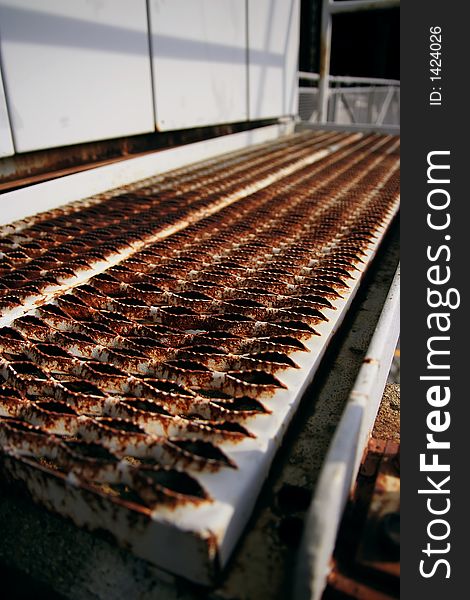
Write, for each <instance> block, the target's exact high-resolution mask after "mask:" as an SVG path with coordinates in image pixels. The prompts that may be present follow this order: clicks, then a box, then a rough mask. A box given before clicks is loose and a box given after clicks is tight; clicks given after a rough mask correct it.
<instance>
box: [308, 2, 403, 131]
mask: <svg viewBox="0 0 470 600" xmlns="http://www.w3.org/2000/svg"><path fill="white" fill-rule="evenodd" d="M398 6H400V0H350V1H349V2H338V1H335V0H322V16H321V28H320V72H319V73H305V72H300V73H299V78H300V79H301V80H302V79H304V80H306V81H309V82H315V83H317V86H305V87H300V89H299V114H300V117H301V120H302V121H304V122H305V121H307V122H308V123H319V124H332V123H333V124H338V125H351V126H357V125H369V126H371V125H374V126H375V127H377V128H379V127H382V126H384V125H388V126H389V127H390V126H391V127H395V128H398V124H399V114H400V82H399V81H396V80H393V79H377V78H374V77H349V76H332V75H330V58H331V36H332V30H333V15H337V14H341V13H352V12H358V11H370V10H380V9H384V8H394V7H398ZM357 85H363V86H368V87H367V88H363V89H361V90H358V89H357V88H351V87H349V86H357ZM353 89H355V91H352V90H353Z"/></svg>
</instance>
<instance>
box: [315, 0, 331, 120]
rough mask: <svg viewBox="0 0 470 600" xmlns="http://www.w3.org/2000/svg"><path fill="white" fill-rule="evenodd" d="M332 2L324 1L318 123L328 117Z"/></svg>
mask: <svg viewBox="0 0 470 600" xmlns="http://www.w3.org/2000/svg"><path fill="white" fill-rule="evenodd" d="M331 21H332V19H331V13H330V0H323V3H322V11H321V29H320V79H319V82H318V121H319V122H320V123H324V122H325V121H326V120H327V116H328V96H329V94H328V86H329V81H328V79H329V75H330V58H331V25H332V23H331Z"/></svg>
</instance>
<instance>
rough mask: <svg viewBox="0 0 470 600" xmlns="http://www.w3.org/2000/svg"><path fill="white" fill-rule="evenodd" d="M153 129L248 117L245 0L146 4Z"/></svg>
mask: <svg viewBox="0 0 470 600" xmlns="http://www.w3.org/2000/svg"><path fill="white" fill-rule="evenodd" d="M150 21H151V31H152V55H153V56H152V59H153V69H154V90H155V104H156V117H157V127H158V129H160V130H162V131H167V130H171V129H183V128H188V127H196V126H201V125H213V124H216V123H229V122H235V121H244V120H246V119H247V116H248V114H247V80H246V78H247V74H246V3H245V1H244V0H172V1H171V2H161V1H160V0H150Z"/></svg>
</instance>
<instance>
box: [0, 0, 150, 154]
mask: <svg viewBox="0 0 470 600" xmlns="http://www.w3.org/2000/svg"><path fill="white" fill-rule="evenodd" d="M0 43H1V54H2V63H3V76H4V80H5V85H6V86H7V88H8V101H9V112H10V118H11V126H12V131H13V137H14V140H15V146H16V150H17V151H19V152H23V151H29V150H37V149H40V148H47V147H52V146H62V145H68V144H75V143H80V142H85V141H91V140H99V139H106V138H113V137H119V136H124V135H132V134H136V133H143V132H147V131H152V130H153V129H154V112H153V106H152V86H151V74H150V60H149V50H148V32H147V12H146V2H145V0H100V1H99V2H98V1H97V2H82V1H81V0H68V1H67V2H62V1H61V0H43V1H42V2H35V1H34V0H0Z"/></svg>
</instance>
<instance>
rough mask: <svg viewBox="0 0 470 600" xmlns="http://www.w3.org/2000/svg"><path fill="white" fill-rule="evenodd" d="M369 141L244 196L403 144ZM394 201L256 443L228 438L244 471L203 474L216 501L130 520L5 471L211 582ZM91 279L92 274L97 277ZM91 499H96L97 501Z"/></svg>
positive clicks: (254, 427) (175, 568)
mask: <svg viewBox="0 0 470 600" xmlns="http://www.w3.org/2000/svg"><path fill="white" fill-rule="evenodd" d="M330 136H331V134H330ZM363 137H364V136H362V134H356V135H349V136H347V135H343V136H334V135H333V136H331V137H328V136H325V138H324V140H325V141H324V143H325V147H324V149H323V151H319V152H316V153H311V154H310V155H307V156H305V157H304V158H300V159H298V160H297V162H295V161H294V163H293V164H292V166H291V167H286V168H281V169H280V170H279V171H278V173H277V174H276V175H275V176H272V177H267V178H265V179H263V180H262V181H261V182H260V181H258V182H257V184H256V186H255V187H253V186H252V187H247V188H246V189H245V190H243V195H242V196H241V197H244V196H247V195H249V194H250V193H253V192H254V191H255V190H259V189H260V186H261V188H263V187H267V186H268V185H270V184H272V183H275V182H278V181H279V180H280V179H282V177H285V176H288V175H291V174H292V173H294V172H295V171H296V170H300V169H302V168H305V167H307V166H311V165H313V164H314V163H315V162H317V161H319V160H320V159H322V158H325V157H328V156H330V155H332V154H333V153H334V152H336V151H338V150H340V149H343V150H344V151H345V152H346V151H347V144H348V143H355V144H358V145H359V144H365V146H367V147H368V150H367V151H365V150H364V151H361V152H360V153H359V154H360V155H363V156H370V157H372V158H371V162H370V164H369V169H373V168H374V167H375V166H377V165H378V164H379V162H380V157H379V158H374V157H375V156H376V150H377V149H378V148H380V146H381V145H383V144H384V142H386V143H387V144H388V147H387V152H386V154H389V155H390V154H392V153H395V152H396V149H397V146H398V141H393V140H390V139H388V140H387V139H385V140H384V139H383V138H382V139H380V138H377V140H375V139H372V140H371V139H369V140H367V139H363ZM330 140H331V141H330ZM345 147H346V150H345ZM359 148H361V146H359ZM379 154H380V153H379ZM391 163H392V166H393V169H392V171H391V173H395V171H396V168H397V165H398V159H397V158H396V157H395V156H394V157H393V160H392V161H391ZM387 177H388V175H387ZM379 189H380V186H379V187H378V188H377V187H376V188H375V189H374V190H373V192H368V193H379ZM82 192H83V190H82ZM82 192H81V193H82ZM238 200H240V196H235V197H230V196H228V197H225V199H224V201H223V202H222V203H219V204H218V205H217V206H214V207H213V209H210V210H205V211H203V212H202V213H201V214H199V213H197V214H196V215H195V218H194V219H193V221H192V222H193V223H195V222H197V220H198V219H202V218H205V217H208V216H210V217H211V216H213V215H214V216H215V215H216V214H217V212H218V211H220V210H222V209H223V208H226V207H228V206H229V205H230V204H231V203H233V202H236V201H238ZM390 201H393V202H392V204H391V205H390V207H389V208H388V209H387V211H386V213H385V216H384V218H383V220H382V221H381V225H380V227H377V228H374V231H373V232H371V237H370V238H368V239H369V241H368V242H367V243H365V245H364V252H363V254H362V256H361V260H360V261H357V263H356V264H355V266H354V270H353V271H352V272H351V273H350V279H349V281H348V285H349V289H348V291H347V292H344V293H342V295H341V296H338V297H334V298H332V299H331V306H329V307H328V306H327V307H326V308H325V310H324V313H325V316H326V317H327V320H326V321H320V322H319V323H318V324H316V330H317V333H318V334H319V335H313V336H310V338H309V339H308V340H305V342H304V344H305V346H306V347H307V348H308V350H309V351H310V352H300V351H299V352H293V353H292V354H291V356H290V358H291V360H292V361H293V362H295V363H296V364H297V365H298V367H300V369H299V370H295V369H287V370H285V371H283V372H282V373H281V374H280V375H279V381H280V382H281V384H282V387H278V388H277V389H276V390H275V391H274V392H273V393H272V395H270V397H269V408H270V411H271V415H270V417H269V419H262V418H260V417H259V416H256V417H254V418H253V419H252V420H250V425H249V430H250V432H251V433H252V434H253V436H255V437H251V436H247V437H245V438H244V439H242V440H241V441H239V442H238V443H237V444H235V445H234V444H233V443H230V440H227V441H224V440H223V439H222V441H221V443H220V449H221V450H222V451H223V452H224V453H225V454H226V456H228V457H229V459H230V460H231V461H232V462H233V463H234V464H236V465H238V470H233V469H225V470H223V471H221V472H217V473H214V472H210V471H207V472H201V473H198V474H197V476H196V478H197V481H198V483H199V484H200V486H202V488H203V489H204V490H206V491H207V493H208V495H209V497H210V498H212V501H211V502H210V503H200V504H196V505H191V506H188V505H187V504H186V505H185V504H176V506H171V507H165V506H163V507H162V506H159V507H157V508H156V509H155V510H151V511H149V512H144V514H141V513H137V515H135V514H133V516H132V517H129V515H128V512H129V507H128V506H126V504H124V505H122V504H120V503H119V502H116V503H114V504H113V509H112V510H111V509H110V508H109V505H108V504H107V503H106V502H105V497H104V496H105V495H103V497H102V496H101V495H100V494H98V497H97V494H96V491H95V490H92V489H88V487H87V485H86V484H84V483H83V481H79V480H78V479H77V478H76V477H75V476H74V475H73V473H71V474H69V475H68V476H66V477H61V476H60V474H57V475H53V474H51V473H50V470H48V469H47V467H44V468H41V467H38V466H37V465H35V469H34V475H33V476H30V475H29V473H30V471H31V469H30V467H31V465H30V464H29V463H28V458H25V457H21V456H20V457H16V458H15V459H13V458H10V457H7V458H6V459H5V460H4V461H3V469H4V471H5V472H6V475H7V477H10V478H12V479H17V480H21V481H22V482H24V484H25V485H26V486H27V487H28V489H29V490H30V492H31V493H32V494H33V495H34V496H35V498H36V499H37V500H38V501H40V502H42V503H44V504H45V505H46V506H48V507H49V508H52V509H54V510H56V511H57V512H60V513H62V514H65V515H67V516H69V517H71V518H72V519H73V520H74V521H75V522H76V523H77V524H79V525H86V526H88V527H90V528H92V529H95V528H103V526H104V527H105V528H106V529H108V531H110V532H112V533H113V535H114V536H115V537H116V539H118V540H119V541H120V542H121V543H122V544H124V545H126V546H127V547H129V548H131V549H132V550H133V551H134V552H135V554H137V555H138V556H141V557H143V558H146V559H147V560H149V561H151V562H153V563H157V564H158V565H159V566H160V567H162V568H164V569H168V570H169V571H172V572H174V573H177V574H180V575H182V576H183V577H186V578H189V579H192V580H194V581H197V582H200V583H209V582H210V581H211V580H212V578H213V577H214V575H215V574H216V573H217V570H218V568H219V567H220V566H221V565H224V564H226V562H227V561H228V558H229V556H230V553H231V551H232V549H233V547H234V545H235V544H236V542H237V540H238V537H239V535H240V532H241V530H242V528H243V526H244V525H245V524H246V522H247V520H248V518H249V515H250V513H251V510H252V507H253V505H254V502H255V500H256V497H257V495H258V492H259V490H260V487H261V485H262V483H263V480H264V478H265V477H266V475H267V472H268V469H269V466H270V464H271V462H272V459H273V456H274V453H275V451H276V449H277V448H278V447H279V445H280V443H281V441H282V437H283V432H284V431H285V429H286V427H287V425H288V423H289V421H290V419H291V418H292V416H293V414H294V412H295V410H296V408H297V406H298V404H299V402H300V399H301V397H302V395H303V393H304V391H305V389H306V387H307V385H308V383H309V382H310V381H311V379H312V377H313V375H314V373H315V370H316V368H317V366H318V364H319V362H320V360H321V358H322V355H323V353H324V352H325V349H326V346H327V344H328V342H329V341H330V339H331V338H332V336H333V335H334V333H335V332H336V330H337V328H338V327H339V325H340V323H341V321H342V319H343V318H344V316H345V314H346V311H347V309H348V307H349V305H350V303H351V301H352V299H353V297H354V295H355V293H356V291H357V289H358V287H359V285H360V282H361V280H362V277H363V275H364V273H365V271H366V269H367V266H368V264H370V261H371V260H372V258H373V256H374V255H375V253H376V251H377V249H378V247H379V244H380V241H381V239H382V238H383V236H384V235H385V233H386V231H387V228H388V226H389V224H390V223H391V221H392V220H393V218H394V215H395V213H396V211H397V209H398V201H399V199H398V195H395V192H393V196H391V197H390ZM186 225H187V222H186V223H182V226H181V227H180V229H179V231H181V230H182V229H184V227H185V226H186ZM16 227H20V229H21V227H22V224H16ZM172 231H175V230H174V229H173V230H171V231H168V232H167V233H166V235H167V236H170V235H171V233H172ZM177 231H178V229H177ZM162 237H163V236H159V237H157V238H155V239H154V238H152V239H151V240H149V241H150V242H152V241H157V240H158V239H162ZM359 237H360V234H359ZM143 246H145V244H143V245H141V246H139V247H138V248H136V249H133V250H130V251H126V252H124V254H123V255H119V256H117V257H115V258H114V259H113V260H114V264H117V263H119V262H120V261H122V260H124V259H126V258H128V257H130V256H131V255H132V254H133V253H135V251H136V250H142V249H143ZM101 262H102V261H101ZM108 266H109V265H108ZM105 267H106V265H104V266H103V265H100V261H98V270H97V272H98V273H99V272H102V271H103V270H104V268H105ZM88 275H89V276H91V275H92V273H89V274H88ZM69 283H70V282H69ZM79 283H83V280H82V279H81V280H79V281H75V282H73V285H71V286H69V287H68V288H67V289H71V288H74V287H76V286H77V285H78V284H79ZM56 291H57V290H56ZM61 291H64V290H61ZM59 300H60V297H59ZM16 316H17V315H15V314H13V315H12V314H10V315H6V320H5V322H4V325H8V324H9V323H10V322H11V320H12V319H14V318H15V317H16ZM92 496H93V500H91V497H92ZM165 540H166V543H165Z"/></svg>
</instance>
